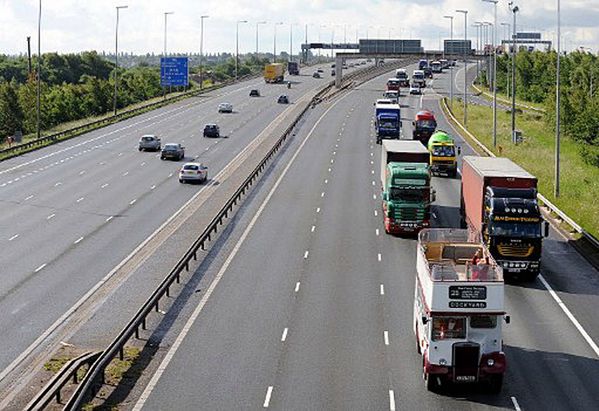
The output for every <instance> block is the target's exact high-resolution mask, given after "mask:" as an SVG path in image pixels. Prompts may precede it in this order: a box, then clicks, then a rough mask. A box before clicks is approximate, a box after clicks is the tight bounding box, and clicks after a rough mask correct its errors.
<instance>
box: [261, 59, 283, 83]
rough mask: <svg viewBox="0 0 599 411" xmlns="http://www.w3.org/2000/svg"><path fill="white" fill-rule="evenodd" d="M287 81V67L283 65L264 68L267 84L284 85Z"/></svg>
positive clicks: (278, 64) (274, 64)
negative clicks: (284, 81)
mask: <svg viewBox="0 0 599 411" xmlns="http://www.w3.org/2000/svg"><path fill="white" fill-rule="evenodd" d="M284 79H285V66H283V64H281V63H272V64H267V65H266V66H265V67H264V81H265V82H267V83H282V82H283V80H284Z"/></svg>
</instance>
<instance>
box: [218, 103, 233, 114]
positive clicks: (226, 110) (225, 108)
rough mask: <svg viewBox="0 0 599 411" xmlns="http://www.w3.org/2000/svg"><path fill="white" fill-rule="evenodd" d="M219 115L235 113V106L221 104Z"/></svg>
mask: <svg viewBox="0 0 599 411" xmlns="http://www.w3.org/2000/svg"><path fill="white" fill-rule="evenodd" d="M218 112H219V113H232V112H233V104H231V103H220V104H219V105H218Z"/></svg>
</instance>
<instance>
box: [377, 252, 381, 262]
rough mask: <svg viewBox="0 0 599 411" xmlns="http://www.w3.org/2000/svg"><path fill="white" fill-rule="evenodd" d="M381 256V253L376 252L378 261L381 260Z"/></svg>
mask: <svg viewBox="0 0 599 411" xmlns="http://www.w3.org/2000/svg"><path fill="white" fill-rule="evenodd" d="M381 257H382V256H381V253H379V254H378V256H377V259H378V260H379V261H381Z"/></svg>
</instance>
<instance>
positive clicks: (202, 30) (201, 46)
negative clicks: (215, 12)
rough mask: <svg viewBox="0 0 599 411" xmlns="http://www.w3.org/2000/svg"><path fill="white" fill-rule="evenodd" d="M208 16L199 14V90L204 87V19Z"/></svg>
mask: <svg viewBox="0 0 599 411" xmlns="http://www.w3.org/2000/svg"><path fill="white" fill-rule="evenodd" d="M208 17H210V16H200V90H201V89H202V88H203V87H204V67H203V64H204V63H203V62H204V19H207V18H208Z"/></svg>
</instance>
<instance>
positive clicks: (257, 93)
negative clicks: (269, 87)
mask: <svg viewBox="0 0 599 411" xmlns="http://www.w3.org/2000/svg"><path fill="white" fill-rule="evenodd" d="M250 97H260V90H258V89H256V88H255V89H252V90H250Z"/></svg>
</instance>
